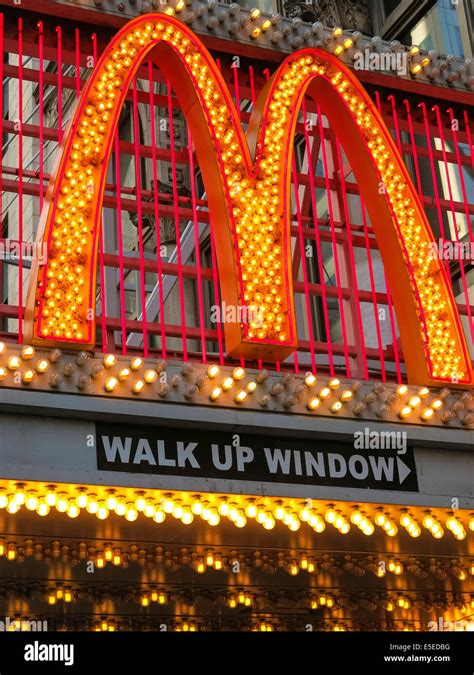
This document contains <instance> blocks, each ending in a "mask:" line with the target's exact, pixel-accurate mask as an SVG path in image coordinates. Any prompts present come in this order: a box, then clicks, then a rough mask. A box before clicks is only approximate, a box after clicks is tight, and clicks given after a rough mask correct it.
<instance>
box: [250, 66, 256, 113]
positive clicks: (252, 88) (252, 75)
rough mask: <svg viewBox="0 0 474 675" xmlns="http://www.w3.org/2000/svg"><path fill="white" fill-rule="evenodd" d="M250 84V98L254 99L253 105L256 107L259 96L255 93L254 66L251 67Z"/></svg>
mask: <svg viewBox="0 0 474 675" xmlns="http://www.w3.org/2000/svg"><path fill="white" fill-rule="evenodd" d="M249 82H250V96H251V98H252V105H255V101H256V100H257V95H256V93H255V74H254V72H253V66H249Z"/></svg>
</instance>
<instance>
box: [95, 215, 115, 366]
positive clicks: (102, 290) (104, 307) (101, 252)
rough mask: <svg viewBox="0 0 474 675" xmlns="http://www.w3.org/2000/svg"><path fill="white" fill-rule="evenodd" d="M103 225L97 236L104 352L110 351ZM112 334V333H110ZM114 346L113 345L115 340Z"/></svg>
mask: <svg viewBox="0 0 474 675" xmlns="http://www.w3.org/2000/svg"><path fill="white" fill-rule="evenodd" d="M104 229H105V228H104V226H103V225H102V227H101V228H100V236H99V274H100V296H101V300H102V312H101V317H100V318H101V329H102V351H103V352H104V353H106V352H109V351H111V349H109V346H108V342H109V340H108V335H107V317H106V313H107V294H106V290H105V266H104ZM112 336H113V333H112ZM113 342H114V347H115V340H114V341H113Z"/></svg>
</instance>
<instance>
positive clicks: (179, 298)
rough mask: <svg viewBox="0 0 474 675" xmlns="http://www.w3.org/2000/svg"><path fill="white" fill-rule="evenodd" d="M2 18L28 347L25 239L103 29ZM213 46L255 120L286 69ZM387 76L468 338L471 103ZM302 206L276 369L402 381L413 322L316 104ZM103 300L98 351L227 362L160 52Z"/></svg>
mask: <svg viewBox="0 0 474 675" xmlns="http://www.w3.org/2000/svg"><path fill="white" fill-rule="evenodd" d="M0 20H1V24H0V42H1V46H0V47H1V53H2V54H3V60H2V62H1V64H0V68H1V70H2V73H1V74H2V80H3V88H2V91H1V93H0V97H1V104H0V106H1V108H2V110H3V132H2V166H1V171H0V180H1V185H0V192H1V202H0V213H1V222H2V233H1V237H2V239H1V242H2V248H1V254H2V255H1V259H0V288H1V299H0V303H1V304H0V332H1V335H2V338H3V339H7V340H12V341H15V342H16V341H19V342H21V341H22V334H23V320H24V301H25V296H26V289H27V284H28V276H29V267H30V260H29V256H28V253H29V249H28V245H30V247H31V242H33V241H34V239H35V236H36V230H37V227H38V223H39V217H40V212H41V208H42V204H43V199H44V194H45V191H46V188H47V184H48V181H49V178H50V174H51V172H54V161H55V158H56V155H57V149H58V143H60V141H61V138H62V135H63V133H64V129H65V128H66V125H67V123H68V120H69V119H70V117H71V113H72V110H73V106H74V103H75V101H76V99H77V97H78V95H79V92H80V91H81V88H82V87H83V85H84V83H85V81H86V79H87V75H88V73H89V72H90V69H91V68H92V67H93V65H94V63H95V61H96V59H97V54H98V52H99V51H100V49H102V47H103V46H104V45H105V42H104V43H102V39H103V40H106V39H107V35H105V34H104V36H103V38H102V36H101V40H100V42H99V40H98V38H97V36H96V35H95V34H92V35H91V33H90V29H88V28H86V29H84V27H82V26H74V25H71V24H68V23H63V24H61V25H57V26H56V25H48V26H46V25H45V24H43V22H41V21H40V22H38V24H37V25H35V26H33V27H32V25H31V24H30V23H28V25H26V23H24V21H23V20H22V19H21V18H20V19H17V18H16V16H15V15H14V14H13V13H12V14H7V15H5V16H3V15H0ZM104 33H105V31H104ZM236 49H238V45H236ZM214 56H215V58H217V59H218V62H219V64H220V67H221V70H222V72H223V74H224V76H225V78H226V80H227V82H228V85H229V88H230V91H231V93H232V94H233V97H234V100H235V102H236V106H237V108H238V110H239V111H240V116H241V121H242V124H243V125H246V124H247V122H248V120H249V116H250V112H251V109H252V104H253V102H254V101H255V98H256V95H257V93H258V91H259V89H260V88H261V86H262V85H263V83H264V82H265V80H266V79H267V78H268V77H269V76H270V71H271V70H273V69H274V67H275V66H274V65H271V66H269V65H268V64H266V63H265V62H263V61H262V62H258V61H255V60H254V61H253V62H252V63H249V62H248V61H247V60H246V59H245V57H244V55H242V56H240V57H239V56H232V55H229V54H224V53H223V54H214ZM384 79H385V81H387V79H388V78H384ZM389 81H390V86H391V87H392V88H391V89H390V90H387V89H386V88H385V87H384V88H382V87H380V88H379V89H375V88H374V85H370V88H369V90H370V92H371V94H372V95H373V97H374V100H375V101H376V104H377V106H378V108H379V110H380V111H381V113H382V115H383V117H384V119H385V121H386V123H387V125H388V127H389V129H390V130H391V132H392V134H393V137H394V139H395V141H396V143H397V145H398V148H399V149H400V151H401V153H402V155H403V157H404V160H405V162H406V164H407V166H408V168H409V171H410V173H411V175H412V178H413V180H414V182H415V185H416V186H417V188H418V191H419V193H420V195H422V199H423V203H424V206H425V209H426V212H427V215H428V219H429V221H430V223H431V226H432V228H433V232H434V234H435V237H436V238H437V239H439V247H440V250H443V252H444V264H445V266H446V270H447V272H448V276H449V278H450V279H451V282H452V286H453V290H454V294H455V297H456V300H457V303H458V307H459V310H460V313H461V317H462V322H463V325H464V330H465V332H466V336H467V339H468V342H469V344H470V345H471V346H472V339H473V335H474V324H473V320H472V312H473V311H474V307H473V306H472V302H473V301H474V290H473V289H474V271H473V266H472V256H471V252H472V251H474V238H473V233H472V229H473V219H474V173H473V170H474V163H473V162H474V160H473V153H472V138H473V136H472V134H473V132H472V131H471V127H470V120H469V111H468V109H467V107H466V106H465V105H463V104H462V103H459V102H456V103H453V102H452V101H450V100H449V96H448V97H447V100H443V99H442V98H441V100H440V98H439V97H442V96H443V90H439V89H436V90H435V89H434V88H433V97H434V98H430V99H427V98H425V99H421V98H420V97H419V96H418V95H417V94H416V93H410V94H408V93H407V92H406V91H404V90H401V89H400V90H397V87H398V86H400V85H399V83H398V82H397V78H396V77H395V76H394V77H393V78H390V79H389ZM436 97H438V98H436ZM353 161H354V158H353ZM355 161H357V158H355ZM291 209H292V221H291V237H292V255H293V275H294V286H295V305H296V311H297V323H298V334H299V348H298V352H297V353H296V354H295V355H294V356H293V357H291V358H290V359H288V360H287V362H285V363H284V364H277V365H276V367H277V369H279V368H280V367H283V368H285V369H286V368H290V369H295V370H302V369H304V370H312V371H314V372H325V373H330V374H331V375H334V374H338V375H340V376H347V377H361V378H364V379H370V378H374V379H381V380H382V381H385V380H396V381H402V380H403V378H404V364H403V354H402V352H401V348H400V344H399V340H398V330H397V320H398V321H402V320H403V317H400V316H399V317H396V316H395V313H394V308H393V304H392V300H391V293H390V288H389V287H388V285H387V280H386V277H385V274H384V269H383V263H382V260H381V258H380V254H379V252H378V249H377V244H376V241H375V239H374V235H373V231H372V227H371V223H370V219H369V217H368V214H367V212H366V209H365V205H364V203H363V202H362V200H361V197H360V195H359V190H358V186H357V184H356V182H355V179H354V177H353V174H352V170H351V165H350V161H349V160H348V158H347V157H346V156H345V154H344V150H343V148H342V147H341V145H340V144H339V141H338V139H337V138H336V137H335V135H334V133H333V131H332V130H331V128H330V127H329V126H328V124H327V121H326V119H325V118H324V117H323V116H322V115H321V114H319V110H318V107H317V106H315V105H314V103H313V102H312V101H310V100H309V99H308V100H307V101H305V102H304V104H303V109H302V114H301V117H300V121H299V125H298V128H297V134H296V136H295V153H294V160H293V176H292V203H291ZM216 226H218V225H217V224H216ZM471 245H472V246H471ZM469 298H471V304H470V301H469ZM97 310H98V312H97V323H98V325H97V328H98V343H97V349H98V350H100V349H101V350H103V351H104V352H116V353H123V354H127V353H141V354H144V355H145V356H153V355H160V356H162V357H164V358H173V357H177V358H182V359H184V360H187V359H193V360H194V359H196V360H200V361H203V362H213V361H215V362H220V363H227V362H229V361H230V360H229V359H228V357H227V355H226V353H225V345H224V342H223V330H222V321H223V320H226V318H228V315H227V312H232V308H225V307H224V308H223V307H222V306H221V305H220V294H219V279H218V276H217V267H216V256H215V250H214V243H213V234H212V230H211V228H210V223H209V211H208V207H207V201H206V195H205V192H204V187H203V183H202V180H201V176H200V171H199V165H198V163H197V160H196V156H195V154H194V152H193V140H192V138H191V137H190V134H189V132H188V130H187V127H186V123H185V120H184V117H183V115H182V113H181V111H180V109H179V107H178V104H177V101H176V100H175V98H174V95H173V92H172V90H171V89H170V87H169V85H168V83H167V82H166V80H164V79H163V77H162V76H161V75H160V72H159V69H158V68H157V67H156V66H155V65H152V64H151V63H145V64H143V66H142V67H141V69H140V70H139V72H138V75H137V78H136V80H135V82H134V84H133V86H132V88H131V90H130V92H129V94H128V97H127V102H126V105H125V107H124V110H123V111H122V115H121V119H120V124H119V130H118V133H117V136H116V138H115V145H114V153H113V156H112V160H111V162H110V166H109V173H108V182H107V186H106V191H105V199H104V208H103V229H102V238H101V241H100V251H99V269H98V274H97ZM247 365H250V364H247ZM259 365H261V364H259Z"/></svg>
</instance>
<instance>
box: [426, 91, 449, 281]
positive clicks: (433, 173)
mask: <svg viewBox="0 0 474 675" xmlns="http://www.w3.org/2000/svg"><path fill="white" fill-rule="evenodd" d="M418 107H419V108H421V110H422V112H423V121H424V127H425V137H426V145H427V147H428V156H429V159H430V169H431V180H432V182H433V190H434V199H435V205H436V211H437V214H438V225H439V230H440V235H441V239H442V241H443V242H444V241H445V236H444V224H443V214H442V213H441V204H440V201H439V199H440V198H439V190H438V178H437V176H436V169H435V163H434V157H433V148H432V145H431V133H430V128H429V120H428V113H427V110H426V105H425V103H424V102H422V103H419V104H418ZM444 266H445V268H446V273H447V274H448V277H449V279H450V281H451V283H452V279H451V270H450V267H449V262H448V261H447V260H444Z"/></svg>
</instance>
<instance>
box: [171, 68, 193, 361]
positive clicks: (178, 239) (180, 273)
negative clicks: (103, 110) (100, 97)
mask: <svg viewBox="0 0 474 675" xmlns="http://www.w3.org/2000/svg"><path fill="white" fill-rule="evenodd" d="M166 91H167V96H168V128H169V132H170V149H171V175H172V182H173V186H172V188H173V208H174V223H175V229H176V253H177V260H178V284H179V303H180V312H181V335H182V339H183V359H184V361H186V360H187V358H188V345H187V339H186V308H185V305H184V285H183V263H182V258H181V229H180V225H179V204H178V185H177V179H176V149H175V144H174V124H173V103H172V97H171V86H170V83H169V81H168V80H166Z"/></svg>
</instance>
